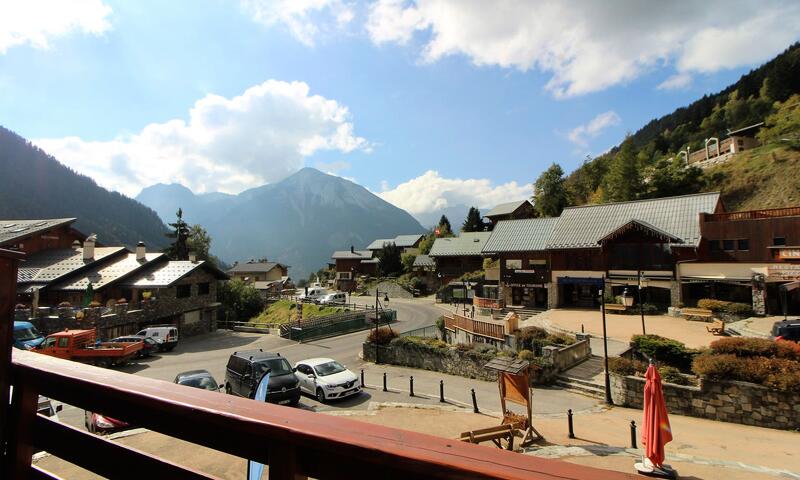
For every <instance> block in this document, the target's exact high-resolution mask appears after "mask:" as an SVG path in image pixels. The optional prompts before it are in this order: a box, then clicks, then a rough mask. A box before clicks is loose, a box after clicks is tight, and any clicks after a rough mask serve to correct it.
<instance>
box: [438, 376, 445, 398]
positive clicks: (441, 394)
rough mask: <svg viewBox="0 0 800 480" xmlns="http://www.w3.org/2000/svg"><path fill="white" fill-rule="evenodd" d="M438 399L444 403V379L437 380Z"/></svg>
mask: <svg viewBox="0 0 800 480" xmlns="http://www.w3.org/2000/svg"><path fill="white" fill-rule="evenodd" d="M439 401H440V402H442V403H444V380H439Z"/></svg>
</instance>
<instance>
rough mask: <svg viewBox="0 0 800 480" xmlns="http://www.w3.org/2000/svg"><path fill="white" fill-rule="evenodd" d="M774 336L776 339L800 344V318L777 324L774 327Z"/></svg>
mask: <svg viewBox="0 0 800 480" xmlns="http://www.w3.org/2000/svg"><path fill="white" fill-rule="evenodd" d="M772 336H773V338H775V339H778V338H780V339H781V340H790V341H792V342H800V318H795V319H792V320H783V321H780V322H775V324H774V325H773V326H772Z"/></svg>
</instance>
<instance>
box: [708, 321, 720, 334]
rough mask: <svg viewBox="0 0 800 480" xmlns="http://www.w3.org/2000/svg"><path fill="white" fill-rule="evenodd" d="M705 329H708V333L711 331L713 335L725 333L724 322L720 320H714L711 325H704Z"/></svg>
mask: <svg viewBox="0 0 800 480" xmlns="http://www.w3.org/2000/svg"><path fill="white" fill-rule="evenodd" d="M706 330H708V333H713V334H714V335H725V322H723V321H722V320H714V321H713V322H712V323H711V325H706Z"/></svg>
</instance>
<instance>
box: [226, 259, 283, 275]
mask: <svg viewBox="0 0 800 480" xmlns="http://www.w3.org/2000/svg"><path fill="white" fill-rule="evenodd" d="M279 265H280V266H282V267H284V268H289V266H288V265H284V264H282V263H278V262H245V263H237V264H236V265H234V266H233V267H231V268H229V269H228V273H251V272H253V273H255V272H259V273H266V272H269V271H270V270H272V269H273V268H275V267H277V266H279Z"/></svg>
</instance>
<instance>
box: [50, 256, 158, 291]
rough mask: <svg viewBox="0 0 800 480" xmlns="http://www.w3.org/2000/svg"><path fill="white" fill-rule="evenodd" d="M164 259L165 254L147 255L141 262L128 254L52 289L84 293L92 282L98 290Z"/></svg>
mask: <svg viewBox="0 0 800 480" xmlns="http://www.w3.org/2000/svg"><path fill="white" fill-rule="evenodd" d="M96 250H97V249H95V251H96ZM162 257H164V254H163V253H147V254H145V259H144V260H143V261H139V260H136V254H135V253H128V254H127V255H124V256H122V257H120V258H119V259H118V260H116V259H115V261H113V262H111V263H109V264H103V265H97V266H96V267H95V268H90V269H89V270H87V271H86V273H85V274H83V275H80V276H78V277H77V278H72V279H68V280H66V281H64V282H62V283H59V284H57V285H53V286H52V287H50V289H52V290H61V291H64V290H72V291H75V290H78V291H82V290H86V287H88V286H89V283H90V282H91V284H92V287H93V288H94V289H95V290H97V289H100V288H103V287H105V286H106V285H108V284H110V283H113V282H116V281H117V280H120V279H122V278H124V277H126V276H128V275H130V274H132V273H134V272H136V271H137V270H139V269H142V268H143V267H145V266H146V265H148V264H149V263H150V262H153V261H154V260H159V259H161V258H162Z"/></svg>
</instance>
